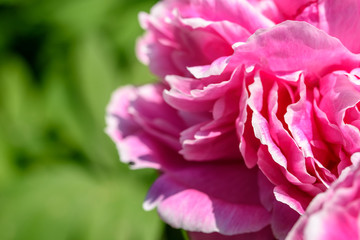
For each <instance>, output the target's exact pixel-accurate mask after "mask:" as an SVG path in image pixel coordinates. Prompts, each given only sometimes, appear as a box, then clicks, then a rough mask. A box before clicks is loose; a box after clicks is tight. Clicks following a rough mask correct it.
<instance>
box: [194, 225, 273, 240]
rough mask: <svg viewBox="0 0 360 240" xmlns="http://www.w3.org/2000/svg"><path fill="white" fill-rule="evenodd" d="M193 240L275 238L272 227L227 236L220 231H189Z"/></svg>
mask: <svg viewBox="0 0 360 240" xmlns="http://www.w3.org/2000/svg"><path fill="white" fill-rule="evenodd" d="M188 236H189V237H190V239H191V240H219V239H221V240H249V239H251V240H274V236H273V234H272V232H271V228H270V227H266V228H263V229H261V230H260V231H257V232H253V233H244V234H238V235H232V236H225V235H221V234H219V233H201V232H188Z"/></svg>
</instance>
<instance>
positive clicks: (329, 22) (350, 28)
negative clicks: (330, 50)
mask: <svg viewBox="0 0 360 240" xmlns="http://www.w3.org/2000/svg"><path fill="white" fill-rule="evenodd" d="M324 2H325V3H324V5H325V6H324V13H325V16H324V20H323V22H320V28H323V29H324V30H325V31H327V32H328V33H329V34H330V35H331V36H334V37H336V38H338V39H339V40H340V41H341V42H342V43H343V44H344V45H345V46H346V47H347V48H348V49H349V50H350V51H352V52H354V53H359V52H360V43H359V37H358V36H359V35H360V21H359V19H360V2H359V1H358V0H327V1H324Z"/></svg>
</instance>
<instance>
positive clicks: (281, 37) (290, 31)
mask: <svg viewBox="0 0 360 240" xmlns="http://www.w3.org/2000/svg"><path fill="white" fill-rule="evenodd" d="M359 61H360V56H359V55H355V54H353V53H351V52H350V51H349V50H348V49H347V48H345V47H344V46H343V45H342V44H341V42H340V41H339V40H338V39H336V38H334V37H331V36H329V35H327V34H326V33H325V32H323V31H321V30H319V29H317V28H316V27H314V26H312V25H310V24H308V23H305V22H296V21H285V22H283V23H280V24H278V25H276V26H275V27H273V28H270V29H267V30H264V29H261V30H258V31H257V32H256V33H255V34H253V35H252V36H251V37H250V38H249V40H248V41H247V42H246V43H245V44H241V45H239V46H237V47H236V48H235V53H234V55H233V56H232V57H231V58H230V60H229V63H228V67H234V66H238V65H239V64H242V63H245V64H246V65H254V64H259V65H260V66H261V67H262V68H263V69H265V70H268V71H272V72H275V73H277V74H278V75H281V74H289V73H292V72H296V71H298V70H303V71H304V72H306V73H310V74H313V75H322V74H324V73H325V72H327V71H330V70H336V69H337V68H338V67H339V66H341V68H342V69H346V70H351V69H352V68H354V67H357V66H358V65H359ZM296 80H297V79H296Z"/></svg>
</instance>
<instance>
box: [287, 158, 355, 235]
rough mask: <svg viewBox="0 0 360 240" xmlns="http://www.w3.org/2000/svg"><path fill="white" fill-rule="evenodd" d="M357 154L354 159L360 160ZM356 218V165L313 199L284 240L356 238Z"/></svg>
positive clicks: (345, 171)
mask: <svg viewBox="0 0 360 240" xmlns="http://www.w3.org/2000/svg"><path fill="white" fill-rule="evenodd" d="M358 154H359V153H357V154H355V155H354V156H353V157H354V158H358V159H359V155H358ZM356 155H357V156H356ZM359 219H360V168H359V164H358V163H356V164H355V165H354V166H350V167H348V168H347V169H345V170H344V171H343V172H342V173H341V175H340V177H339V179H337V180H336V181H335V182H334V183H333V184H332V185H331V186H330V188H329V189H327V190H326V192H324V193H321V194H319V195H317V196H316V197H315V198H314V200H313V201H312V202H311V204H310V206H309V207H308V209H307V210H306V213H305V214H304V215H303V216H301V218H300V219H299V221H298V222H297V223H296V224H295V226H294V228H293V229H292V230H291V232H290V233H289V235H288V236H287V238H286V239H287V240H292V239H294V240H302V239H304V240H306V239H319V240H325V239H326V240H336V239H349V240H355V239H359V237H360V227H359Z"/></svg>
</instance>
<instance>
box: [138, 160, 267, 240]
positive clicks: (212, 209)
mask: <svg viewBox="0 0 360 240" xmlns="http://www.w3.org/2000/svg"><path fill="white" fill-rule="evenodd" d="M214 176H216V177H214ZM257 188H258V185H257V169H252V170H249V169H247V168H246V167H245V166H243V165H234V164H229V165H227V164H222V165H216V164H214V165H210V164H207V165H204V164H203V165H201V166H200V165H199V166H198V167H190V168H185V169H178V170H177V171H176V172H168V173H165V174H164V175H162V176H161V177H160V178H158V179H157V180H156V182H155V183H154V185H153V186H152V188H151V189H150V192H149V193H148V196H147V197H146V201H145V203H144V208H145V209H147V210H150V209H152V208H154V207H157V208H158V212H159V214H160V216H161V217H162V219H163V220H164V221H166V222H167V223H169V224H170V225H171V226H173V227H175V228H183V229H185V230H187V231H193V232H204V233H211V232H219V233H221V234H224V235H234V234H240V233H248V232H254V231H258V230H260V229H262V228H263V227H265V226H266V225H267V224H269V221H270V213H269V212H268V211H267V210H266V209H265V208H264V207H263V206H262V205H261V203H260V199H259V196H258V190H257Z"/></svg>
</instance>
